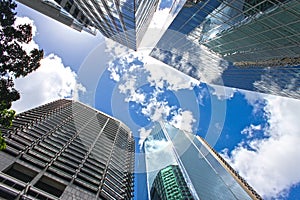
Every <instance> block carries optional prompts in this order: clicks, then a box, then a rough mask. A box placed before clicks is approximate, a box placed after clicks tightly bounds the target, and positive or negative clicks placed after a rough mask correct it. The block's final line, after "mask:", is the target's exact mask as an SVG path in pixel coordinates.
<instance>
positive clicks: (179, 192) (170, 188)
mask: <svg viewBox="0 0 300 200" xmlns="http://www.w3.org/2000/svg"><path fill="white" fill-rule="evenodd" d="M150 195H151V199H152V200H171V199H185V200H193V199H194V198H193V197H192V195H191V193H190V190H189V188H188V187H187V184H186V182H185V180H184V178H183V175H182V173H181V170H180V168H179V167H178V165H169V166H167V167H165V168H164V169H161V170H160V171H159V172H158V174H157V175H156V177H155V179H154V182H153V185H152V187H151V191H150Z"/></svg>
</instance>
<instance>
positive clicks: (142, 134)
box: [139, 127, 152, 148]
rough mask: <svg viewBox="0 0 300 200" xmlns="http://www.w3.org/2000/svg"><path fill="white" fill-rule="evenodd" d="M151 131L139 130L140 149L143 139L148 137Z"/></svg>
mask: <svg viewBox="0 0 300 200" xmlns="http://www.w3.org/2000/svg"><path fill="white" fill-rule="evenodd" d="M151 131H152V129H148V130H147V129H145V128H144V127H142V128H140V129H139V138H140V139H139V146H140V148H141V147H142V145H143V143H144V141H145V139H146V138H147V137H148V136H149V135H150V133H151Z"/></svg>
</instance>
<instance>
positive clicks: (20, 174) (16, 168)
mask: <svg viewBox="0 0 300 200" xmlns="http://www.w3.org/2000/svg"><path fill="white" fill-rule="evenodd" d="M3 172H4V173H5V174H7V175H10V176H12V177H14V178H16V179H19V180H21V181H23V182H25V183H27V182H30V181H31V180H32V179H33V178H34V177H35V176H36V175H37V172H36V171H34V170H32V169H29V168H28V167H25V166H23V165H21V164H19V163H13V164H12V165H11V166H9V167H8V168H7V169H5V170H4V171H3Z"/></svg>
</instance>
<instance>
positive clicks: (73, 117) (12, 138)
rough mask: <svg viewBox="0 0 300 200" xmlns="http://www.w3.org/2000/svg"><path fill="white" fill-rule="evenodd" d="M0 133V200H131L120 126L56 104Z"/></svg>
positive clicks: (130, 158) (130, 157)
mask: <svg viewBox="0 0 300 200" xmlns="http://www.w3.org/2000/svg"><path fill="white" fill-rule="evenodd" d="M1 131H2V133H3V135H4V137H5V140H6V143H7V147H6V149H5V150H4V151H1V152H0V158H1V163H0V171H1V172H0V197H1V198H5V199H93V200H94V199H132V197H133V170H134V139H133V137H132V133H131V132H130V130H129V129H128V128H127V127H126V126H125V125H124V124H123V123H122V122H120V121H118V120H116V119H114V118H112V117H110V116H108V115H106V114H104V113H101V112H99V111H97V110H95V109H92V108H90V107H88V106H86V105H84V104H82V103H80V102H75V101H72V100H64V99H62V100H57V101H54V102H51V103H48V104H45V105H42V106H39V107H37V108H34V109H31V110H28V111H26V112H23V113H20V114H18V115H17V116H16V118H15V119H14V121H13V126H12V127H11V128H9V129H2V130H1Z"/></svg>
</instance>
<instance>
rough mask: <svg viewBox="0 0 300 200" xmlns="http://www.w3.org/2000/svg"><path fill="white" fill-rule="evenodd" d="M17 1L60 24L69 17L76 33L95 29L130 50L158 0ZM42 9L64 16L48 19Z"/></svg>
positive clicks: (138, 40) (142, 32) (150, 16)
mask: <svg viewBox="0 0 300 200" xmlns="http://www.w3.org/2000/svg"><path fill="white" fill-rule="evenodd" d="M19 1H20V2H21V3H24V4H25V5H28V6H29V7H32V8H33V9H36V10H38V11H40V12H42V13H44V14H46V15H48V16H50V17H52V18H54V19H56V20H58V21H61V22H63V20H64V18H66V17H68V18H72V19H73V21H74V23H72V24H77V25H78V29H79V30H82V29H84V30H86V31H89V32H91V33H95V29H97V30H99V31H100V32H101V33H102V34H103V35H104V36H105V37H107V38H111V39H113V40H114V41H116V42H119V43H120V44H123V45H125V46H127V47H128V48H130V49H134V50H136V49H137V47H138V45H139V44H140V42H141V40H142V37H143V36H144V34H145V31H146V29H147V28H148V25H149V23H150V21H151V19H152V16H153V14H154V12H155V10H156V7H157V5H158V0H118V1H116V0H101V1H100V0H33V1H29V2H28V1H26V0H19ZM45 6H47V7H48V8H56V9H57V10H59V11H60V12H61V13H65V15H64V16H63V15H61V17H56V16H52V14H51V13H48V9H47V8H46V7H45ZM41 7H45V8H44V9H42V8H41ZM65 24H66V23H65ZM67 25H68V24H67Z"/></svg>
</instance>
